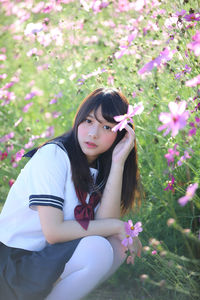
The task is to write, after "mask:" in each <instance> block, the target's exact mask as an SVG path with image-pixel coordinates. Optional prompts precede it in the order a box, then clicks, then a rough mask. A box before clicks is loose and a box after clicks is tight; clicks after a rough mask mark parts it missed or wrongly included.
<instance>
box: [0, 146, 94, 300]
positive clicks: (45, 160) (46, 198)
mask: <svg viewBox="0 0 200 300" xmlns="http://www.w3.org/2000/svg"><path fill="white" fill-rule="evenodd" d="M34 152H35V151H34ZM34 152H33V153H32V154H34V155H33V156H32V158H31V159H30V160H29V161H28V162H27V164H26V165H25V167H24V168H23V169H22V170H21V173H20V174H19V176H18V178H17V180H16V181H15V183H14V184H13V186H12V187H11V189H10V191H9V194H8V197H7V200H6V202H5V205H4V207H3V209H2V212H1V214H0V299H6V300H32V299H34V300H35V299H37V300H39V299H44V297H45V296H47V295H48V294H49V292H50V291H51V289H52V287H53V284H54V282H55V281H56V280H57V279H58V278H59V277H60V275H61V274H62V272H63V270H64V267H65V264H66V262H67V261H68V260H69V259H70V258H71V256H72V254H73V252H74V250H75V249H76V247H77V245H78V243H79V241H80V239H77V240H73V241H69V242H65V243H57V244H53V245H50V244H48V243H47V242H46V240H45V237H44V235H43V232H42V228H41V224H40V220H39V215H38V212H37V206H38V205H42V206H52V207H54V208H56V209H60V210H62V211H63V216H64V220H74V219H75V216H74V210H75V207H77V206H80V205H79V204H80V202H79V199H78V197H77V191H76V190H75V187H74V184H73V182H72V176H71V175H72V173H71V164H70V160H69V157H68V154H67V152H66V150H65V148H64V146H63V144H62V143H61V142H55V143H50V144H46V145H44V146H43V147H41V148H40V149H38V150H37V151H36V152H35V153H34ZM90 171H91V174H92V176H93V178H94V180H96V176H97V173H98V172H97V170H96V169H92V168H91V169H90ZM88 201H89V195H87V198H86V203H88ZM97 207H98V206H96V209H97ZM96 209H95V210H96Z"/></svg>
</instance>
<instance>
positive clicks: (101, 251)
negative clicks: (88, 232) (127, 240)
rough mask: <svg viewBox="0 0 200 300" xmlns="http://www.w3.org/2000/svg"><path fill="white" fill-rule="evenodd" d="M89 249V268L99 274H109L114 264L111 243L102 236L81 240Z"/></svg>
mask: <svg viewBox="0 0 200 300" xmlns="http://www.w3.org/2000/svg"><path fill="white" fill-rule="evenodd" d="M81 242H82V243H83V246H85V247H86V249H87V254H88V267H90V268H92V269H93V270H95V271H98V272H101V271H102V272H105V273H106V272H108V271H109V269H110V268H111V266H112V264H113V258H114V254H113V248H112V246H111V244H110V243H109V241H108V240H107V239H106V238H104V237H101V236H88V237H85V238H83V239H82V240H81Z"/></svg>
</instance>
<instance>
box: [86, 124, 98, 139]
mask: <svg viewBox="0 0 200 300" xmlns="http://www.w3.org/2000/svg"><path fill="white" fill-rule="evenodd" d="M88 135H89V136H90V137H92V138H97V136H98V128H97V126H92V127H91V128H90V130H89V132H88Z"/></svg>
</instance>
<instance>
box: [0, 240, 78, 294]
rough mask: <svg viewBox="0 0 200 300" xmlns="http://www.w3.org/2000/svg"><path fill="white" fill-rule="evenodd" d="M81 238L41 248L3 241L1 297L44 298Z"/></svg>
mask: <svg viewBox="0 0 200 300" xmlns="http://www.w3.org/2000/svg"><path fill="white" fill-rule="evenodd" d="M79 241H80V239H77V240H73V241H69V242H65V243H57V244H53V245H50V244H48V245H47V246H46V247H45V248H44V249H43V250H41V251H28V250H23V249H18V248H11V247H8V246H6V245H4V244H3V243H1V242H0V299H2V300H36V299H37V300H44V298H45V297H46V296H47V295H48V294H49V293H50V292H51V289H52V287H53V284H54V283H55V282H56V280H57V279H58V278H59V277H60V275H61V274H62V272H63V270H64V267H65V264H66V263H67V261H68V260H69V259H70V258H71V256H72V254H73V252H74V250H75V249H76V247H77V245H78V243H79Z"/></svg>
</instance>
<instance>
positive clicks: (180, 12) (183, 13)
mask: <svg viewBox="0 0 200 300" xmlns="http://www.w3.org/2000/svg"><path fill="white" fill-rule="evenodd" d="M185 14H186V10H185V9H182V10H181V11H177V12H176V15H177V16H178V17H179V16H181V17H182V16H184V15H185Z"/></svg>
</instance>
